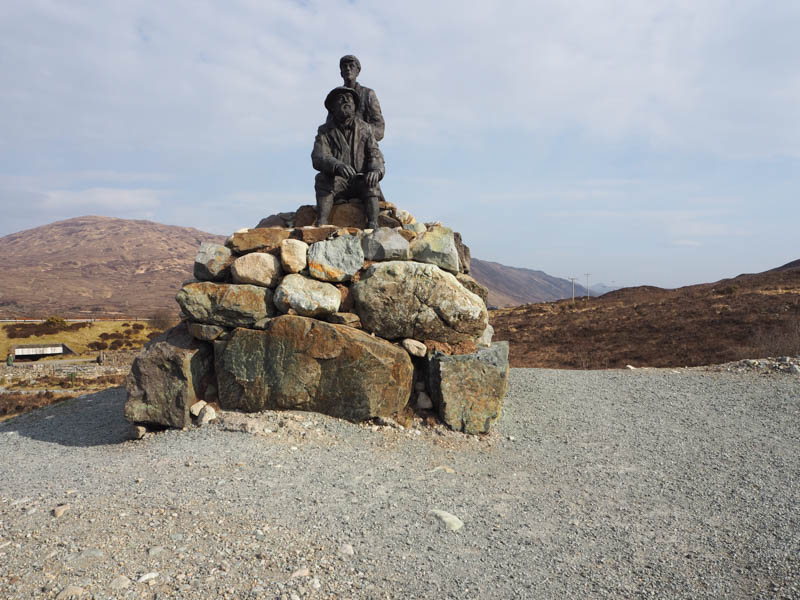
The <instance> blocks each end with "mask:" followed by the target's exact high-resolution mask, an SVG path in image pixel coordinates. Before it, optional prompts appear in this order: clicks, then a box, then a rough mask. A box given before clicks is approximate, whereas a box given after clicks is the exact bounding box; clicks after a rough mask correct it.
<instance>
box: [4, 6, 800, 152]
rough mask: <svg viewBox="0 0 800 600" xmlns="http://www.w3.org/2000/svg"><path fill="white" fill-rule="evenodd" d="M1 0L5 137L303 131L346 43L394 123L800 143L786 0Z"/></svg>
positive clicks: (164, 138) (181, 144) (425, 130)
mask: <svg viewBox="0 0 800 600" xmlns="http://www.w3.org/2000/svg"><path fill="white" fill-rule="evenodd" d="M9 4H10V9H8V10H7V11H6V12H7V14H6V15H5V18H4V19H3V24H1V25H0V56H3V59H1V60H2V61H3V63H4V64H3V69H2V73H3V74H2V75H0V83H2V84H3V89H4V90H6V91H4V93H3V94H2V95H0V114H2V115H3V116H2V117H0V118H1V119H2V121H0V124H2V127H3V130H4V132H6V135H5V142H4V144H3V146H0V150H2V149H3V147H4V149H5V151H10V150H11V149H13V148H14V147H15V146H17V145H18V144H19V143H24V144H47V143H52V142H53V141H54V140H67V141H68V142H75V141H77V140H81V142H82V143H86V144H93V145H95V146H96V147H100V148H102V147H109V146H111V147H113V146H116V145H120V144H124V145H126V146H128V147H131V148H137V149H140V148H150V149H152V150H156V151H179V152H185V153H190V154H191V153H196V152H198V151H199V150H201V149H202V150H203V151H204V152H225V151H229V150H231V149H233V148H239V149H241V148H244V147H247V148H257V147H258V146H259V145H264V144H278V145H283V146H287V145H292V144H301V143H304V142H307V140H308V138H309V136H310V135H311V133H313V127H314V125H315V124H317V123H318V122H321V121H322V120H323V117H324V115H323V112H324V111H323V108H322V105H321V104H322V98H323V97H324V93H325V91H326V90H327V89H329V88H330V87H333V86H334V85H337V84H338V83H339V81H340V80H339V78H338V72H337V65H336V61H337V59H338V57H339V56H340V55H341V54H343V53H345V52H355V53H357V54H360V55H361V57H362V64H363V66H364V71H363V73H362V80H363V81H364V82H365V83H366V84H368V85H371V86H372V87H374V88H375V89H376V90H377V91H378V94H379V98H380V99H381V102H382V104H383V106H384V111H385V112H386V113H387V115H388V117H389V119H388V124H389V125H388V127H387V136H388V137H387V143H392V144H394V143H399V142H400V141H402V140H406V141H407V142H413V143H420V144H431V143H439V144H452V143H454V141H456V140H457V141H458V143H464V142H465V141H467V142H468V141H469V140H473V141H474V140H476V139H478V138H476V136H482V135H486V134H487V132H490V131H497V130H507V131H509V132H510V133H511V134H513V135H516V136H523V137H524V136H536V135H542V134H545V133H550V134H553V133H559V132H565V131H581V132H584V133H586V134H587V135H590V136H592V137H595V138H598V139H603V140H625V139H637V140H640V141H643V143H646V144H655V145H656V146H669V147H678V148H684V149H689V148H691V149H693V150H695V151H705V152H711V153H716V154H720V155H734V156H767V155H770V156H771V155H775V154H778V155H780V154H786V155H793V156H800V105H798V103H797V102H796V98H797V94H798V91H800V77H798V75H797V73H798V72H799V71H800V69H798V66H800V64H799V63H798V61H800V58H798V57H800V48H799V47H798V42H797V36H796V35H795V32H796V25H797V23H798V18H799V17H800V8H796V7H794V6H793V5H792V4H791V3H781V4H778V3H772V4H770V5H769V6H767V7H765V6H764V5H762V4H761V3H757V2H754V1H744V2H740V3H738V4H737V6H736V7H731V6H730V4H729V3H728V2H725V1H723V0H709V1H708V2H703V3H696V2H689V1H688V0H682V1H678V2H640V3H618V2H611V1H605V2H596V1H589V0H584V1H576V2H570V3H563V4H559V3H552V2H546V1H544V0H541V1H538V2H537V1H534V2H513V1H512V2H504V3H502V4H491V3H485V4H472V5H464V4H463V3H459V2H453V1H444V2H440V3H435V4H431V3H429V2H421V1H417V0H410V1H409V2H404V3H380V4H371V3H365V2H350V1H347V0H326V1H310V2H307V3H296V2H289V1H276V2H270V3H263V4H262V3H253V2H246V1H238V2H237V1H232V2H229V3H225V4H215V3H210V2H195V1H192V2H190V1H189V0H178V1H176V2H170V3H162V4H145V5H138V4H135V3H131V4H124V5H120V4H118V3H117V4H100V5H97V4H92V5H88V4H87V5H79V4H71V5H63V4H52V3H50V2H45V1H44V0H38V1H37V0H16V1H15V0H11V1H10V3H9ZM420 15H424V18H420ZM332 24H335V31H332V27H334V25H332ZM759 31H769V35H768V36H767V35H763V34H760V33H759Z"/></svg>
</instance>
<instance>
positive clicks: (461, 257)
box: [453, 231, 486, 302]
mask: <svg viewBox="0 0 800 600" xmlns="http://www.w3.org/2000/svg"><path fill="white" fill-rule="evenodd" d="M453 241H454V242H455V244H456V252H457V253H458V271H459V273H469V269H470V261H471V256H470V251H469V246H467V245H466V244H465V243H464V241H463V240H462V239H461V234H460V233H459V232H457V231H455V232H453ZM478 295H480V294H478ZM483 301H484V302H486V298H484V299H483Z"/></svg>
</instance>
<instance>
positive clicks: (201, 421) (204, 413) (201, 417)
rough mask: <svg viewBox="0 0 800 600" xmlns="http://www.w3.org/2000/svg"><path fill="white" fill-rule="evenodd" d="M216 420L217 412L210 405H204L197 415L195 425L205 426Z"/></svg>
mask: <svg viewBox="0 0 800 600" xmlns="http://www.w3.org/2000/svg"><path fill="white" fill-rule="evenodd" d="M216 418H217V411H216V410H214V407H213V406H211V405H210V404H206V405H205V406H204V407H203V408H202V409H201V410H200V414H198V415H197V424H198V425H205V424H207V423H210V422H211V421H213V420H214V419H216Z"/></svg>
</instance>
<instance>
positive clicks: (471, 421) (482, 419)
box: [428, 342, 508, 434]
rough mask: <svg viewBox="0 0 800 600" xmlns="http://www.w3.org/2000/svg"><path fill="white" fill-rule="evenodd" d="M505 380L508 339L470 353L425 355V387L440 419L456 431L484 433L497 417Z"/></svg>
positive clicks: (501, 402)
mask: <svg viewBox="0 0 800 600" xmlns="http://www.w3.org/2000/svg"><path fill="white" fill-rule="evenodd" d="M507 381H508V342H496V343H494V344H492V345H491V346H490V347H488V348H481V349H479V350H478V351H477V352H475V353H473V354H460V355H453V356H446V355H444V354H439V353H435V354H433V355H432V356H430V357H429V359H428V391H429V393H430V395H431V397H432V399H433V404H434V406H435V407H436V410H437V412H438V413H439V416H440V417H441V419H442V420H443V421H444V422H445V423H446V424H447V425H448V427H450V428H451V429H454V430H456V431H463V432H464V433H472V434H476V433H487V432H488V431H489V429H490V428H491V427H492V425H493V424H494V423H495V422H496V421H497V419H498V418H499V417H500V412H501V410H502V408H503V398H504V397H505V395H506V385H507Z"/></svg>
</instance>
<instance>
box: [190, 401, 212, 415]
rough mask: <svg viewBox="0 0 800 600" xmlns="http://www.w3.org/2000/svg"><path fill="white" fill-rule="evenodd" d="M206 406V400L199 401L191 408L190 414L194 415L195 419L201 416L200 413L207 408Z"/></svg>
mask: <svg viewBox="0 0 800 600" xmlns="http://www.w3.org/2000/svg"><path fill="white" fill-rule="evenodd" d="M206 404H208V402H206V401H205V400H198V401H197V402H195V403H194V404H192V405H191V406H190V407H189V414H190V415H192V416H193V417H198V416H200V411H202V410H203V408H205V406H206Z"/></svg>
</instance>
